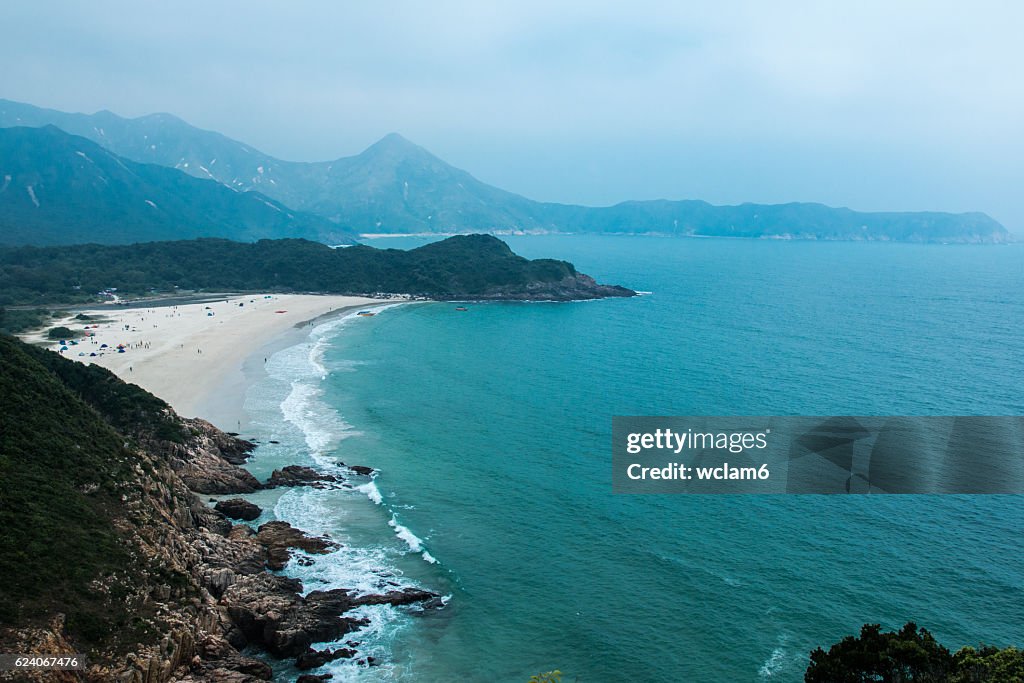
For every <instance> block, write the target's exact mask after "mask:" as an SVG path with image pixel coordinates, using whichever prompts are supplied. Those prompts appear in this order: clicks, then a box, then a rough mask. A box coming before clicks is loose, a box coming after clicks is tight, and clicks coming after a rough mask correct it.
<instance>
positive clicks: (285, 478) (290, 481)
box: [263, 465, 338, 489]
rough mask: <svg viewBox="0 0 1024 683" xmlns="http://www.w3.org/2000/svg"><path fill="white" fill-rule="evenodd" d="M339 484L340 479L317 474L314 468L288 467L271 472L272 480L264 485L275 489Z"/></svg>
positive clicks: (321, 486)
mask: <svg viewBox="0 0 1024 683" xmlns="http://www.w3.org/2000/svg"><path fill="white" fill-rule="evenodd" d="M337 483H338V478H337V477H335V476H334V475H331V474H324V473H322V472H317V471H316V470H314V469H313V468H312V467H304V466H302V465H287V466H285V467H282V468H281V469H279V470H274V471H273V472H271V473H270V479H269V480H267V483H266V484H264V485H263V488H266V489H274V488H277V487H279V486H312V487H313V488H327V487H328V485H331V484H337Z"/></svg>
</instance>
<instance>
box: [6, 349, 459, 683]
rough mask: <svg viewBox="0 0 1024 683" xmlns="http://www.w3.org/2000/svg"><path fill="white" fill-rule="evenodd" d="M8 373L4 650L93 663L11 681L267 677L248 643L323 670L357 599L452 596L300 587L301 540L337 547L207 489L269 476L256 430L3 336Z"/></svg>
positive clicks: (244, 487)
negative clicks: (210, 419) (251, 458)
mask: <svg viewBox="0 0 1024 683" xmlns="http://www.w3.org/2000/svg"><path fill="white" fill-rule="evenodd" d="M0 389H2V391H0V396H2V398H0V420H2V423H0V427H2V428H0V435H2V442H0V447H2V448H0V524H2V525H3V527H4V528H5V530H6V531H5V534H3V535H2V536H0V546H2V547H0V574H2V575H3V576H4V582H3V585H2V586H0V651H3V652H13V653H23V654H46V655H56V654H76V653H78V654H83V653H84V654H85V655H86V658H87V660H88V663H89V665H88V669H87V670H86V671H63V672H52V671H51V672H34V673H26V672H7V673H0V680H37V681H121V682H124V683H163V682H165V681H186V682H188V681H191V682H199V681H227V682H229V683H249V682H252V681H262V680H269V679H270V677H271V675H272V667H271V665H270V664H268V663H267V661H264V660H263V659H258V658H254V657H252V656H250V655H249V653H251V652H253V651H254V650H261V651H264V652H266V653H269V654H270V655H271V656H272V657H274V658H279V659H288V660H291V661H292V663H293V664H294V665H295V666H296V667H297V668H298V669H300V670H304V669H311V668H314V667H317V666H320V665H322V664H323V663H324V662H327V661H330V660H332V659H336V658H339V657H358V656H359V655H358V652H357V651H355V650H354V649H349V648H338V649H336V650H333V651H332V650H323V651H317V650H314V649H313V648H311V647H310V645H311V644H312V643H317V642H324V641H330V640H337V639H339V638H342V637H343V636H344V635H345V634H346V633H348V632H350V631H352V630H355V629H357V628H359V627H360V626H361V625H362V622H361V621H360V620H359V619H357V618H355V617H350V616H346V613H347V612H349V611H350V610H352V609H354V608H356V607H358V606H360V605H366V604H391V605H396V606H398V605H412V604H414V603H415V604H419V605H420V606H421V607H424V608H429V607H438V606H440V604H441V603H440V601H439V599H438V596H436V595H435V594H433V593H430V592H428V591H423V590H418V589H411V588H406V589H403V590H393V591H384V592H383V593H381V594H379V595H365V594H356V593H355V592H353V591H348V590H345V589H335V590H328V591H312V592H310V593H308V594H306V595H303V594H302V593H303V588H302V584H301V582H300V581H298V580H296V579H291V578H287V577H284V576H280V575H276V574H271V573H270V572H269V571H268V569H271V568H273V569H280V568H282V567H283V566H284V565H285V564H286V563H287V561H288V559H289V558H290V556H291V554H292V553H294V552H302V553H304V554H305V555H306V556H307V557H306V558H304V559H307V560H308V561H314V560H313V559H312V558H313V557H314V556H316V555H319V554H324V553H329V552H332V551H333V550H334V549H335V548H336V547H337V545H336V544H335V543H334V542H333V541H331V540H330V539H328V538H322V537H312V536H309V535H307V534H305V533H303V532H301V531H300V530H297V529H293V528H292V527H291V526H290V525H288V524H287V523H286V522H270V523H267V524H264V525H262V526H261V527H259V528H258V529H254V528H252V527H250V526H246V525H242V524H233V523H232V522H231V521H230V520H229V519H228V518H227V517H225V515H224V514H222V513H221V512H218V511H217V510H215V509H213V508H210V507H208V506H207V505H206V504H205V503H203V502H202V501H201V500H200V499H199V498H198V497H197V496H196V492H199V491H201V492H217V493H244V492H248V491H252V490H255V489H256V488H259V487H261V486H263V485H262V484H261V483H260V482H258V481H257V480H256V479H255V478H254V477H252V475H250V474H249V473H248V472H246V471H245V470H243V469H242V468H240V467H239V466H238V464H239V463H241V462H243V461H244V459H245V457H246V456H247V454H248V452H249V451H250V450H251V449H252V447H253V445H252V444H250V443H248V442H245V441H242V440H239V439H236V438H234V437H232V436H229V435H227V434H225V433H223V432H221V431H219V430H217V429H216V428H215V427H213V426H212V425H210V424H209V423H206V422H204V421H202V420H186V419H182V418H180V417H178V416H177V415H176V414H174V412H173V411H172V410H171V409H170V408H169V407H168V406H167V405H166V404H165V403H163V401H161V400H160V399H158V398H156V397H154V396H152V395H151V394H148V393H147V392H145V391H143V390H142V389H140V388H138V387H136V386H135V385H131V384H127V383H125V382H122V381H121V380H119V379H117V378H116V377H115V376H114V375H112V374H111V373H109V372H108V371H106V370H104V369H102V368H98V367H96V366H85V365H81V364H77V363H73V362H71V361H68V360H65V359H64V358H61V357H59V356H58V355H57V354H53V353H51V352H48V351H43V350H40V349H37V348H33V347H30V346H28V345H25V344H23V343H21V342H19V341H16V340H15V339H13V338H10V337H5V336H0ZM243 650H244V651H245V652H246V654H242V652H243ZM268 661H273V659H271V660H268ZM370 663H372V662H367V665H369V664H370Z"/></svg>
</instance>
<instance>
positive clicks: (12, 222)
mask: <svg viewBox="0 0 1024 683" xmlns="http://www.w3.org/2000/svg"><path fill="white" fill-rule="evenodd" d="M278 235H295V236H299V237H308V238H310V239H331V240H333V241H338V242H350V241H351V238H352V237H353V235H352V234H351V233H349V232H347V231H345V230H343V229H342V228H340V227H339V226H338V225H336V224H335V223H332V222H330V221H328V220H326V219H325V218H322V217H320V216H316V215H313V214H308V213H300V212H296V211H293V210H291V209H289V208H288V207H286V206H284V205H282V204H280V203H279V202H277V201H275V200H273V199H270V198H269V197H266V196H264V195H261V194H259V193H257V192H236V191H233V190H231V189H229V188H227V187H225V186H224V185H222V184H220V183H218V182H215V181H211V180H199V179H197V178H193V177H191V176H188V175H186V174H184V173H181V172H180V171H176V170H174V169H172V168H166V167H164V166H157V165H154V164H140V163H136V162H134V161H130V160H128V159H125V158H122V157H120V156H118V155H116V154H113V153H111V152H109V151H107V150H106V149H104V148H103V147H100V146H99V145H97V144H96V143H94V142H92V141H91V140H87V139H85V138H83V137H79V136H77V135H69V134H68V133H66V132H64V131H62V130H60V129H59V128H56V127H54V126H45V127H43V128H24V127H22V128H0V244H35V245H50V244H77V243H83V242H96V243H100V244H120V243H127V242H149V241H154V240H168V239H180V238H186V237H206V236H216V237H226V238H232V239H236V240H245V241H249V240H256V239H260V238H264V237H276V236H278Z"/></svg>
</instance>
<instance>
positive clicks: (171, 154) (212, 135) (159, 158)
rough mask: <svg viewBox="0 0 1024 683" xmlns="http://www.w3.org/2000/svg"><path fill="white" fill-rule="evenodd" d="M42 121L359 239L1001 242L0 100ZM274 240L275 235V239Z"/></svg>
mask: <svg viewBox="0 0 1024 683" xmlns="http://www.w3.org/2000/svg"><path fill="white" fill-rule="evenodd" d="M44 123H52V124H54V125H59V126H64V127H66V129H71V130H69V131H68V132H73V133H76V134H79V135H83V136H84V137H88V138H90V139H92V140H94V141H95V142H97V143H98V144H101V145H104V146H108V147H109V148H110V149H111V150H112V151H113V152H115V153H117V154H119V155H121V156H124V157H127V158H129V159H133V160H136V161H145V162H149V163H158V164H161V165H165V166H171V167H174V168H178V169H179V170H182V171H183V172H185V173H188V174H190V175H193V176H196V177H202V178H209V179H214V180H217V181H218V182H221V183H222V184H224V185H227V186H229V187H232V188H233V189H236V190H243V191H245V190H257V191H260V192H263V193H265V194H266V195H267V196H269V197H271V198H273V199H276V200H277V201H280V202H282V203H284V204H285V205H287V206H290V207H292V208H294V209H296V210H302V211H309V212H312V213H315V214H318V215H320V216H322V217H325V218H327V219H329V220H331V221H333V222H335V223H338V224H341V225H347V226H352V228H353V229H355V230H356V231H357V232H359V233H384V234H387V233H467V232H497V233H507V232H569V233H574V232H583V233H605V234H607V233H615V234H620V233H624V234H662V235H679V236H708V237H711V236H726V237H755V238H770V239H822V240H872V241H908V242H1005V241H1009V240H1010V235H1009V233H1008V232H1007V231H1006V229H1005V228H1004V227H1003V226H1002V225H1001V224H1000V223H999V222H998V221H996V220H994V219H992V218H991V217H989V216H988V215H986V214H984V213H981V212H969V213H960V214H953V213H948V212H938V211H923V212H860V211H854V210H852V209H848V208H845V207H841V208H835V207H828V206H826V205H824V204H817V203H805V202H790V203H784V204H752V203H744V204H738V205H731V206H716V205H712V204H709V203H707V202H704V201H701V200H693V199H690V200H668V199H661V200H644V201H641V200H630V201H625V202H620V203H618V204H615V205H612V206H603V207H591V206H580V205H572V204H560V203H553V202H537V201H533V200H531V199H528V198H526V197H523V196H521V195H518V194H515V193H513V192H509V191H506V190H503V189H501V188H497V187H494V186H491V185H488V184H486V183H484V182H482V181H480V180H478V179H477V178H475V177H474V176H473V175H472V174H470V173H468V172H467V171H464V170H462V169H459V168H456V167H454V166H452V165H450V164H448V163H447V162H445V161H443V160H442V159H440V158H438V157H437V156H435V155H434V154H432V153H431V152H429V151H428V150H426V149H425V148H423V147H421V146H419V145H416V144H415V143H413V142H410V141H409V140H407V139H406V138H404V137H402V136H401V135H400V134H397V133H391V134H388V135H386V136H384V137H383V138H381V139H380V140H378V141H377V142H375V143H374V144H372V145H370V146H369V147H367V148H366V149H365V150H363V151H362V152H360V153H359V154H356V155H353V156H348V157H341V158H338V159H335V160H333V161H317V162H300V161H284V160H281V159H276V158H274V157H272V156H270V155H268V154H266V153H263V152H261V151H259V150H257V149H255V148H254V147H251V146H249V145H246V144H245V143H241V142H238V141H235V140H232V139H231V138H228V137H226V136H224V135H222V134H220V133H216V132H213V131H205V130H202V129H199V128H195V127H194V126H191V125H190V124H188V123H187V122H185V121H183V120H182V119H179V118H178V117H176V116H173V115H171V114H151V115H147V116H142V117H137V118H134V119H126V118H122V117H119V116H117V115H116V114H110V113H109V112H105V111H104V112H99V113H96V114H91V115H88V114H67V113H64V112H58V111H56V110H47V109H41V108H38V107H33V106H32V105H26V104H21V103H17V102H12V101H9V100H0V127H3V126H11V125H41V124H44ZM278 236H283V235H278Z"/></svg>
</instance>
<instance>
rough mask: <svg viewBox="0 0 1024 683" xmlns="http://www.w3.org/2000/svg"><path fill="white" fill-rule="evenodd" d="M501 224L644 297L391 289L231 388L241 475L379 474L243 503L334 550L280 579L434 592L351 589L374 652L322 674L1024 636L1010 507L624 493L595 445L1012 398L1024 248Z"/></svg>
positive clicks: (1020, 353) (1014, 402) (523, 668)
mask: <svg viewBox="0 0 1024 683" xmlns="http://www.w3.org/2000/svg"><path fill="white" fill-rule="evenodd" d="M507 241H508V242H509V243H510V244H511V246H512V247H513V249H514V250H516V251H517V252H518V253H520V254H523V255H524V256H528V257H531V258H538V257H556V258H565V259H568V260H571V261H573V262H574V263H575V264H576V266H577V267H578V268H579V269H580V270H581V271H583V272H586V273H589V274H591V275H594V276H595V277H597V278H598V279H599V280H601V281H604V282H611V283H617V284H623V285H626V286H628V287H631V288H633V289H637V290H643V291H649V292H651V294H650V295H646V296H642V297H639V298H634V299H626V300H605V301H596V302H583V303H568V304H552V303H494V304H474V305H470V306H469V311H467V312H465V313H460V312H456V311H455V310H454V305H453V304H444V303H428V304H410V305H402V306H396V307H390V308H386V309H384V310H382V311H380V313H379V314H378V315H377V316H375V317H372V318H358V317H349V318H347V319H344V320H340V321H334V322H331V323H327V324H325V325H322V326H320V327H318V328H316V329H315V331H314V332H313V334H312V336H311V337H310V339H309V341H308V342H306V343H304V344H302V345H299V346H296V347H293V348H290V349H286V350H285V351H282V352H280V353H278V354H277V355H275V356H274V357H272V358H271V359H270V362H269V363H268V366H267V367H268V373H269V374H268V377H267V378H266V379H265V380H262V381H260V382H259V383H258V384H256V385H255V386H253V387H252V389H251V390H250V392H249V395H248V399H247V410H248V411H249V413H250V415H251V417H252V419H253V424H254V429H255V430H256V432H257V433H258V435H259V436H262V437H263V438H264V439H274V440H277V441H280V443H279V444H267V445H265V446H263V447H261V448H260V449H259V450H258V451H257V456H256V458H255V459H254V461H253V464H252V468H253V469H254V471H256V472H257V474H259V475H264V476H265V475H266V474H267V473H269V471H270V470H271V469H272V468H273V467H279V466H281V465H282V464H290V463H300V464H314V465H316V466H318V467H320V468H321V469H325V470H328V471H330V470H332V469H333V468H334V467H335V464H334V463H335V462H336V461H337V460H343V461H345V462H347V463H350V464H363V465H371V466H373V467H376V468H378V469H379V470H380V474H379V476H378V478H377V479H376V480H375V481H374V482H373V483H372V484H371V483H366V484H365V485H362V486H360V488H358V489H355V490H350V491H317V490H301V489H296V490H290V491H286V492H284V493H282V492H280V491H275V492H265V493H261V494H259V495H258V496H256V497H255V498H254V499H256V500H257V501H258V502H260V503H261V504H263V505H265V506H267V507H268V517H267V518H269V517H271V516H275V515H276V516H279V517H282V518H284V519H288V520H289V521H292V522H293V523H294V524H296V525H297V526H300V527H302V528H305V529H309V530H311V531H317V532H326V533H330V534H332V536H334V537H335V538H337V539H339V540H341V541H342V542H344V543H345V544H346V546H345V548H344V549H343V550H342V551H341V552H340V553H337V554H336V555H331V556H325V557H319V558H317V559H316V562H315V563H314V564H313V565H312V566H308V567H303V566H298V565H297V564H295V563H293V565H292V566H290V567H289V569H288V572H289V573H291V574H294V575H297V576H301V577H302V578H303V579H304V580H305V582H306V587H307V589H315V588H324V587H351V586H356V587H358V588H360V589H361V590H365V591H374V590H381V589H383V588H387V587H388V586H391V585H392V584H398V585H406V584H415V585H420V586H425V587H427V588H431V589H433V590H436V591H438V592H440V593H442V594H444V595H446V596H448V604H447V606H446V608H445V609H443V610H440V611H430V612H426V613H423V614H409V613H406V612H400V611H397V610H394V609H391V608H388V607H375V608H367V609H366V610H365V616H367V618H368V619H369V620H370V624H369V626H367V628H366V629H364V630H363V631H361V632H359V633H357V634H354V635H351V636H349V637H348V639H349V640H354V641H355V642H359V649H360V656H361V657H365V656H366V655H371V656H375V657H378V658H379V660H380V661H381V662H383V664H382V665H381V666H376V667H364V666H360V665H359V664H358V663H357V662H355V661H338V662H335V663H333V664H331V665H328V666H327V667H325V668H324V669H323V671H330V672H333V673H334V674H335V679H336V680H339V681H344V680H360V681H377V680H401V681H429V682H433V681H484V682H491V681H495V682H505V681H509V682H525V681H526V680H527V679H528V678H529V676H530V675H531V674H533V673H537V672H539V671H546V670H550V669H555V668H557V669H560V670H562V671H563V672H565V673H566V674H567V675H566V681H573V680H575V679H576V677H578V680H579V681H581V682H582V683H596V682H603V681H614V680H620V678H622V677H624V678H625V679H627V680H636V681H652V682H662V681H665V682H669V681H764V680H772V681H776V680H777V681H798V680H802V673H803V670H804V668H805V667H806V662H807V654H808V652H809V651H810V650H811V649H813V648H814V647H816V646H818V645H827V644H829V643H832V642H834V641H836V640H838V639H839V638H841V637H842V636H844V635H847V634H851V633H854V632H856V631H857V630H858V629H859V627H860V625H861V624H863V623H864V622H880V623H882V624H883V625H884V626H886V627H890V628H895V627H898V626H900V625H901V624H902V623H903V622H905V621H907V620H915V621H917V622H918V623H919V624H921V625H924V626H926V627H927V628H929V629H930V630H931V631H932V632H933V633H934V634H935V635H936V637H938V638H939V640H940V641H941V642H943V643H944V644H946V645H947V646H950V647H953V648H956V647H959V646H961V645H963V644H976V643H977V642H979V641H981V640H984V641H986V642H989V643H994V644H998V645H1006V644H1011V643H1016V644H1018V645H1021V644H1024V546H1022V534H1021V529H1022V528H1024V506H1022V503H1024V498H1021V497H1017V496H975V497H971V496H927V497H924V496H921V497H911V496H905V497H885V496H834V497H815V496H775V497H770V496H682V495H677V496H616V495H613V494H612V493H611V453H610V434H611V416H612V415H617V414H618V415H645V414H647V415H659V414H661V415H665V414H678V415H691V414H706V415H728V414H739V415H741V414H752V415H773V414H806V415H828V414H838V415H846V414H849V415H858V414H864V415H868V414H882V415H885V414H891V415H914V414H918V415H929V414H937V415H948V414H986V415H1004V414H1014V415H1019V414H1022V413H1024V391H1022V381H1021V380H1022V378H1024V372H1022V363H1024V328H1022V323H1024V245H1014V246H984V247H981V246H977V247H976V246H928V245H900V244H858V243H809V242H762V241H746V240H726V239H672V238H653V237H582V236H543V237H541V236H537V237H515V238H509V239H508V240H507ZM421 243H422V240H417V239H414V238H408V239H387V240H378V241H376V242H375V244H376V245H377V246H384V247H392V246H393V247H401V248H407V247H410V246H415V245H417V244H421ZM378 501H379V502H378ZM389 582H390V583H389ZM293 678H294V672H290V671H284V672H282V673H281V680H291V679H293Z"/></svg>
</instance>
